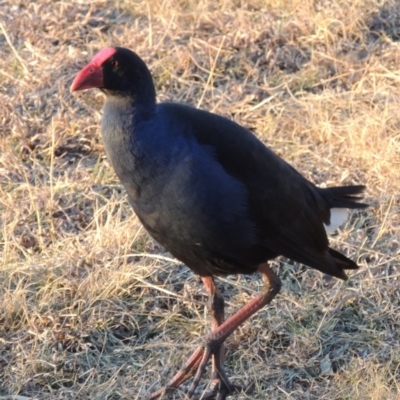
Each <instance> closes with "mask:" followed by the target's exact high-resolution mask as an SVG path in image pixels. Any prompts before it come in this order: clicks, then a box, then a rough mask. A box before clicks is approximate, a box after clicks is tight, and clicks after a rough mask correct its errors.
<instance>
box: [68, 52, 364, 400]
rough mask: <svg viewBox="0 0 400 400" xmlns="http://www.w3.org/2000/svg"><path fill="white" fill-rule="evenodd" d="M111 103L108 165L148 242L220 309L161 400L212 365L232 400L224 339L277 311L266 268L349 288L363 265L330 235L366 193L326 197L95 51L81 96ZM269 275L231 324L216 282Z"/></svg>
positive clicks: (270, 156)
mask: <svg viewBox="0 0 400 400" xmlns="http://www.w3.org/2000/svg"><path fill="white" fill-rule="evenodd" d="M89 88H99V89H100V90H101V91H102V92H103V93H104V94H105V95H106V102H105V105H104V110H103V118H102V124H101V131H102V137H103V141H104V147H105V150H106V153H107V157H108V159H109V160H110V162H111V164H112V166H113V168H114V170H115V172H116V174H117V175H118V177H119V179H120V180H121V182H122V184H123V186H124V187H125V189H126V192H127V194H128V199H129V202H130V204H131V205H132V207H133V209H134V211H135V213H136V214H137V216H138V217H139V219H140V221H141V222H142V224H143V225H144V227H145V228H146V230H147V231H148V232H149V233H150V235H151V236H152V237H153V238H154V239H155V240H157V241H158V242H159V243H160V244H161V245H163V246H164V247H165V248H166V249H167V250H168V251H169V252H171V253H172V254H173V255H174V256H175V257H176V258H177V259H179V260H180V261H182V262H184V263H185V264H186V265H187V266H188V267H189V268H190V269H192V271H193V272H194V273H196V274H198V275H200V276H201V278H202V280H203V282H204V284H205V287H206V290H207V292H208V294H209V296H210V300H211V310H212V331H211V333H210V334H208V335H207V336H206V338H205V342H204V345H203V346H200V347H199V348H198V349H197V350H196V351H195V352H194V353H193V355H192V356H191V357H190V358H189V360H188V361H187V363H186V364H185V365H184V367H183V368H182V369H181V370H180V371H179V372H178V373H177V374H176V375H175V376H174V377H173V378H172V379H171V381H170V382H169V383H168V384H167V387H166V389H164V390H159V391H158V392H156V393H153V394H152V395H150V397H149V399H156V398H159V397H161V396H162V395H163V394H164V393H168V392H171V391H173V390H174V389H176V388H177V387H179V386H180V385H181V384H182V383H183V382H184V381H186V380H187V379H189V378H190V377H191V376H193V375H194V379H193V383H192V385H191V387H190V388H189V390H188V393H187V398H192V396H193V394H194V391H195V389H196V387H197V385H198V383H199V381H200V378H201V376H202V375H203V373H204V371H205V368H206V364H207V362H208V361H209V360H210V359H212V383H211V393H210V394H209V395H207V396H206V397H202V398H210V399H211V398H212V399H217V400H224V399H225V398H226V397H227V396H228V394H230V393H232V392H234V391H235V389H236V387H235V386H234V385H233V384H231V382H230V381H229V379H228V377H227V375H226V373H225V371H224V368H223V359H224V351H223V342H224V341H225V339H226V338H227V337H228V336H229V335H230V334H231V333H232V332H233V331H234V330H235V329H236V328H237V327H238V326H239V325H240V324H242V323H243V322H244V321H245V320H246V319H248V318H249V317H250V316H251V315H253V314H254V313H255V312H256V311H258V310H259V309H261V308H262V307H264V306H265V305H266V304H268V303H270V302H271V301H272V299H273V298H274V297H275V296H276V295H277V294H278V292H279V290H280V287H281V282H280V280H279V277H278V276H277V275H276V273H275V272H274V271H273V270H272V269H271V268H270V267H269V265H268V260H271V259H273V258H275V257H277V256H281V255H282V256H285V257H288V258H290V259H292V260H295V261H297V262H300V263H303V264H306V265H308V266H310V267H312V268H315V269H317V270H319V271H322V272H324V273H326V274H329V275H332V276H335V277H337V278H340V279H344V280H345V279H347V276H346V274H345V272H344V270H346V269H357V268H358V266H357V264H356V263H354V262H353V261H351V260H349V259H348V258H347V257H345V256H344V255H342V254H340V253H338V252H337V251H336V250H333V249H331V248H330V247H329V243H328V239H327V235H326V227H328V228H329V227H330V228H335V227H337V226H338V225H340V224H341V223H343V222H344V220H345V218H346V216H347V211H345V210H343V209H346V208H350V209H352V208H353V209H354V208H364V207H367V205H366V204H362V203H359V202H357V201H358V200H360V199H361V197H359V196H358V195H359V194H360V193H362V192H363V191H364V189H365V187H364V186H346V187H331V188H326V189H322V188H318V187H316V186H315V185H314V184H313V183H311V182H309V181H308V180H307V179H305V178H304V177H303V176H302V175H300V174H299V173H298V172H297V171H296V170H295V169H294V168H292V167H291V166H290V165H289V164H287V163H286V162H285V161H284V160H282V159H281V158H280V157H278V156H277V155H276V154H274V153H273V152H272V151H271V150H270V149H268V148H267V147H266V146H265V145H264V144H263V143H261V142H260V141H259V140H258V139H257V138H256V137H255V136H254V135H253V134H252V133H251V132H250V131H248V130H247V129H245V128H243V127H241V126H240V125H238V124H236V123H235V122H233V121H230V120H228V119H226V118H223V117H221V116H218V115H215V114H212V113H209V112H206V111H201V110H198V109H195V108H192V107H189V106H186V105H182V104H175V103H162V104H157V103H156V92H155V88H154V84H153V80H152V76H151V74H150V71H149V70H148V68H147V66H146V64H145V63H144V61H143V60H142V59H141V58H140V57H139V56H138V55H137V54H135V53H134V52H132V51H130V50H128V49H125V48H121V47H108V48H106V49H104V50H102V51H100V52H99V53H97V54H96V55H95V56H94V57H93V59H92V61H91V62H90V63H89V64H88V65H87V66H86V67H84V68H83V69H82V70H81V71H80V72H79V73H78V75H77V76H76V78H75V80H74V82H73V83H72V87H71V91H76V90H83V89H89ZM257 271H259V272H260V273H261V274H262V276H263V278H264V280H265V289H264V290H263V292H262V293H261V294H259V295H258V296H257V297H256V298H254V299H253V300H251V301H250V302H249V303H248V304H247V305H246V306H244V307H243V308H242V309H240V310H239V311H238V312H236V314H234V315H233V316H232V317H230V318H228V319H227V320H225V319H224V300H223V298H222V296H221V294H220V293H219V291H218V289H217V286H216V284H215V282H214V276H216V275H217V276H218V275H228V274H253V273H255V272H257Z"/></svg>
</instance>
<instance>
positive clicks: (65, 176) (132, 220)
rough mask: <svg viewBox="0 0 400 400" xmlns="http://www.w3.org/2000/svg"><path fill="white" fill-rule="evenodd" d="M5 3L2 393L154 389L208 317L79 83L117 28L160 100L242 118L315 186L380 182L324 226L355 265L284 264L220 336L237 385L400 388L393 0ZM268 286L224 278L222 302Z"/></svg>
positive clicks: (373, 395)
mask: <svg viewBox="0 0 400 400" xmlns="http://www.w3.org/2000/svg"><path fill="white" fill-rule="evenodd" d="M0 21H1V26H0V28H1V29H0V46H1V59H0V102H1V107H0V130H1V131H0V183H1V187H0V190H1V192H0V210H1V212H0V218H1V222H0V228H1V229H0V252H1V253H2V260H3V261H2V264H1V267H0V304H1V307H0V399H20V400H22V399H99V400H100V399H144V398H145V396H146V394H148V393H149V392H150V391H151V390H153V389H155V388H158V387H160V385H161V384H165V382H166V381H167V379H168V377H170V376H171V375H172V374H173V372H174V371H175V370H176V369H178V368H179V367H180V366H181V364H182V362H183V361H184V360H185V358H186V357H187V356H188V355H189V354H190V352H191V350H193V349H194V348H195V347H196V345H197V344H198V343H199V342H200V340H201V337H202V335H203V334H204V333H205V332H206V331H207V322H208V315H207V310H206V308H205V307H204V305H205V303H206V297H205V293H204V290H203V288H202V285H201V282H200V280H199V278H197V277H196V276H194V275H192V274H191V273H190V272H189V270H188V269H187V268H186V267H185V266H182V265H181V264H179V263H178V262H176V261H175V260H173V259H172V258H171V257H170V256H169V255H168V253H166V252H165V251H164V250H163V249H162V248H160V247H159V246H158V245H157V244H156V243H155V242H154V241H153V240H152V239H151V238H150V237H149V236H148V235H147V234H146V232H145V231H144V230H143V229H142V228H141V226H140V224H139V222H138V221H137V219H136V217H135V216H134V215H133V213H132V211H131V209H130V208H129V206H128V205H127V202H126V199H125V195H124V193H123V191H122V189H121V186H120V185H119V183H118V181H117V179H116V177H115V175H114V173H113V172H112V171H111V168H110V166H109V164H108V162H107V160H106V158H105V156H104V152H103V148H102V144H101V141H100V137H99V132H98V131H99V119H100V115H101V105H102V102H103V97H102V95H101V94H100V93H98V92H96V91H88V92H85V93H82V94H81V95H77V96H75V95H74V96H72V95H71V94H70V93H69V86H70V84H71V81H72V79H73V77H74V76H75V74H76V73H77V71H78V70H79V68H80V67H81V66H83V65H84V64H85V63H87V62H88V60H89V59H90V57H91V55H92V54H93V53H94V52H95V51H97V50H99V49H101V48H102V47H105V46H107V45H123V46H125V47H129V48H132V49H134V50H135V51H137V52H138V53H139V54H140V55H141V56H142V57H143V58H144V59H145V60H146V62H147V63H148V65H149V67H150V69H151V70H152V71H153V73H154V78H155V82H156V85H157V89H158V96H159V100H160V101H164V100H173V101H179V102H187V103H190V104H193V105H195V106H201V107H202V108H205V109H208V110H211V111H215V112H218V113H220V114H223V115H225V116H228V117H230V118H232V119H234V120H236V121H237V122H239V123H241V124H242V125H244V126H246V127H249V128H251V129H252V130H254V132H256V133H257V135H259V137H260V138H261V139H262V140H263V141H264V142H265V143H267V144H268V145H269V146H270V147H272V148H273V149H274V150H275V151H276V152H277V153H279V154H280V155H282V156H283V157H284V158H285V159H286V160H288V161H289V162H291V163H292V164H293V165H294V166H295V167H296V168H297V169H299V170H300V171H301V172H302V173H303V174H305V176H307V177H308V178H310V179H311V180H313V181H314V182H316V183H318V184H320V185H339V184H352V183H364V184H366V185H367V186H368V193H367V201H369V202H370V203H371V204H372V205H373V207H371V208H370V209H368V210H367V211H363V212H355V213H353V215H352V218H351V219H350V221H349V222H348V223H347V225H346V226H345V227H344V228H343V229H342V230H341V231H340V232H339V233H338V234H336V235H334V236H333V237H332V245H333V246H334V247H335V248H337V249H339V250H341V251H342V252H344V253H345V254H347V255H348V256H350V257H351V258H353V259H354V260H356V261H357V262H358V263H359V264H360V266H361V268H360V270H359V271H357V272H355V273H353V274H352V276H351V280H350V281H349V282H347V283H343V282H339V281H337V280H334V279H333V280H329V279H325V277H323V276H322V275H321V274H320V273H318V272H315V271H313V270H311V269H309V268H305V267H303V266H299V265H296V264H294V265H293V263H290V262H288V260H284V259H282V260H278V261H277V262H276V263H275V267H276V268H277V269H278V270H279V272H280V275H281V277H282V280H283V284H284V287H283V290H282V293H281V294H280V295H279V296H278V298H277V299H276V300H275V301H274V302H273V304H272V305H271V306H270V307H268V309H266V310H263V311H262V312H259V313H258V314H257V315H256V316H255V317H253V318H252V319H251V320H250V321H248V322H247V323H246V324H244V325H243V326H242V327H241V328H240V329H238V330H237V332H236V333H235V334H234V335H232V337H230V338H229V340H228V342H227V351H228V354H227V360H226V365H227V369H228V372H229V373H230V375H231V376H232V378H233V380H234V382H237V383H239V384H250V383H253V384H254V392H253V393H252V394H251V395H238V396H236V397H235V398H236V399H266V398H270V399H329V400H331V399H343V400H344V399H385V400H387V399H391V400H395V399H399V398H400V384H399V382H400V292H399V290H400V289H399V288H400V268H399V251H400V250H399V249H400V196H399V190H400V134H399V132H400V113H399V109H400V73H399V71H398V66H399V65H400V47H399V39H400V5H399V3H398V2H396V1H394V0H393V1H381V0H358V1H350V0H347V1H346V0H336V1H335V0H332V1H326V2H315V1H305V0H302V1H299V0H294V1H291V2H288V1H268V0H249V1H247V2H245V1H228V0H219V1H211V0H197V1H193V0H186V1H183V0H163V1H155V0H154V1H148V2H139V1H133V0H132V1H129V0H126V1H123V0H120V1H115V2H111V1H105V0H103V1H101V0H98V1H96V0H94V1H90V2H89V1H79V2H55V1H53V0H37V1H35V2H32V1H27V0H20V1H18V2H15V1H13V0H5V1H2V2H0ZM260 285H261V281H260V278H259V277H257V276H255V277H243V276H238V277H229V278H227V279H221V280H220V287H221V290H222V291H223V294H224V296H225V298H226V300H227V305H228V310H227V312H228V313H229V314H230V313H232V312H233V311H234V310H236V309H238V308H239V307H240V306H242V305H243V304H244V303H245V302H246V301H247V300H248V299H250V298H251V297H252V296H254V294H255V293H257V292H258V291H259V288H260ZM204 384H207V381H206V380H205V381H204ZM202 387H204V386H202ZM172 397H173V398H174V399H183V394H182V393H181V392H177V393H175V394H174V395H173V396H172Z"/></svg>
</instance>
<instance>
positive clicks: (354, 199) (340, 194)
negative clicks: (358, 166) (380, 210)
mask: <svg viewBox="0 0 400 400" xmlns="http://www.w3.org/2000/svg"><path fill="white" fill-rule="evenodd" d="M322 191H323V196H324V198H325V199H326V200H327V201H328V204H329V208H352V209H354V208H366V207H368V204H365V203H359V201H360V200H362V198H363V196H362V195H361V194H362V193H363V192H364V191H365V186H363V185H355V186H337V187H330V188H326V189H322ZM360 195H361V196H360Z"/></svg>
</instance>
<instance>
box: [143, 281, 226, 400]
mask: <svg viewBox="0 0 400 400" xmlns="http://www.w3.org/2000/svg"><path fill="white" fill-rule="evenodd" d="M201 279H202V281H203V283H204V287H205V288H206V291H207V293H208V295H209V307H210V311H211V316H212V320H211V329H212V330H214V329H216V328H218V326H220V325H221V324H222V323H223V322H224V319H225V318H224V314H225V313H224V307H225V303H224V298H223V297H222V295H221V293H220V291H219V290H218V287H217V285H216V284H215V281H214V278H213V277H212V276H204V277H202V278H201ZM223 351H224V350H223V345H221V346H220V349H219V351H218V355H217V354H215V355H213V371H214V369H215V357H218V358H219V359H222V360H223ZM203 353H204V349H203V348H202V347H200V348H198V349H197V350H196V351H195V352H194V353H193V354H192V356H191V357H190V358H189V360H188V361H187V362H186V364H185V365H184V367H183V368H181V369H180V370H179V371H178V372H177V374H176V375H175V376H174V377H173V378H172V379H171V380H170V381H169V382H168V384H167V386H166V388H165V389H163V390H158V391H157V392H155V393H153V394H152V396H151V397H150V398H149V400H153V399H157V398H158V397H160V396H162V395H164V394H168V393H170V392H172V391H173V390H174V389H176V388H178V387H179V386H180V385H182V383H184V382H185V381H187V380H188V379H189V378H190V377H191V376H193V375H194V374H195V372H196V370H197V368H198V366H199V364H200V362H201V360H202V358H203ZM219 362H220V361H219ZM215 378H217V376H216V374H215V373H214V372H213V381H214V379H215ZM217 383H218V382H217ZM213 386H214V385H213Z"/></svg>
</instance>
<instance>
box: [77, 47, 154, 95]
mask: <svg viewBox="0 0 400 400" xmlns="http://www.w3.org/2000/svg"><path fill="white" fill-rule="evenodd" d="M91 88H99V89H101V90H102V91H103V92H104V93H105V94H106V95H114V96H115V95H117V96H133V97H134V98H135V100H140V99H142V100H144V99H153V101H154V99H155V90H154V85H153V81H152V77H151V74H150V71H149V69H148V68H147V66H146V64H145V62H144V61H143V60H142V59H141V58H140V57H139V56H138V55H137V54H136V53H134V52H133V51H131V50H129V49H126V48H123V47H107V48H105V49H103V50H101V51H100V52H98V53H97V54H95V56H94V57H93V59H92V61H90V63H89V64H87V65H86V66H85V67H84V68H83V69H82V70H81V71H80V72H79V73H78V75H77V76H76V77H75V79H74V81H73V82H72V85H71V92H75V91H77V90H85V89H91Z"/></svg>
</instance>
